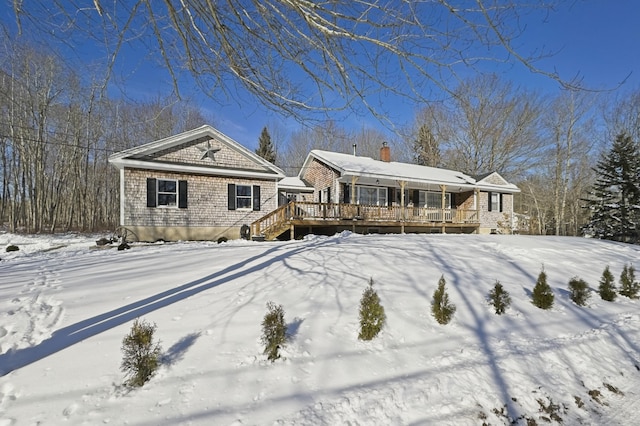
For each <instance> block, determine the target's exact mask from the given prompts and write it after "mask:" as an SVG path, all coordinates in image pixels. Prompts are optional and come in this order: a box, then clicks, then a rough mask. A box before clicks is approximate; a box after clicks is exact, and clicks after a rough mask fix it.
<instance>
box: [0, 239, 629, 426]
mask: <svg viewBox="0 0 640 426" xmlns="http://www.w3.org/2000/svg"><path fill="white" fill-rule="evenodd" d="M96 238H97V237H83V236H55V237H47V236H19V235H12V234H0V248H1V250H2V251H1V252H0V258H1V259H2V260H0V425H2V426H4V425H14V424H15V425H35V424H39V425H60V424H69V425H76V424H86V425H95V424H116V425H121V424H129V425H160V424H163V425H179V424H182V425H214V424H215V425H294V424H295V425H318V424H325V425H339V424H351V425H376V424H379V425H390V424H398V425H467V424H468V425H481V424H483V423H486V424H492V425H501V424H509V423H510V422H511V421H514V423H516V424H522V425H525V424H538V425H541V424H547V421H546V420H545V418H546V419H548V420H550V421H551V423H559V421H560V420H558V419H561V421H562V422H563V423H564V424H567V425H574V424H586V425H604V424H606V425H636V424H639V423H638V422H639V419H640V414H639V413H640V403H639V402H638V401H639V397H640V371H639V370H640V309H639V308H640V301H636V300H629V299H627V298H624V297H618V298H617V299H616V301H615V302H613V303H611V302H605V301H602V300H601V299H600V298H599V296H598V294H597V293H595V292H594V293H593V294H592V297H591V299H590V302H589V304H588V306H586V307H579V306H576V305H575V304H573V303H572V302H571V300H570V298H569V294H568V290H567V283H568V281H569V279H570V278H572V277H574V276H579V277H580V278H583V279H585V280H586V281H587V282H588V283H589V284H590V286H591V288H592V289H595V288H597V285H598V281H599V279H600V276H601V274H602V271H603V270H604V268H605V266H607V265H609V267H610V268H611V271H612V272H613V274H614V275H615V277H616V281H617V280H618V279H619V276H620V272H621V271H622V268H623V266H624V265H625V264H629V263H631V264H633V265H634V266H635V267H636V268H638V267H640V264H639V262H638V259H639V256H638V255H639V254H640V246H633V245H626V244H618V243H613V242H606V241H597V240H590V239H581V238H557V237H526V236H498V235H487V236H479V235H366V236H363V235H355V234H350V233H343V234H340V235H336V236H333V237H311V238H307V239H305V240H302V241H291V242H268V243H265V242H263V243H258V242H247V241H234V242H229V243H223V244H216V243H204V242H203V243H195V242H189V243H171V244H169V243H166V244H148V245H142V244H140V245H134V246H133V248H132V249H131V250H126V251H117V250H116V249H115V248H114V249H101V250H99V249H92V248H91V246H93V245H95V242H94V241H95V239H96ZM8 244H16V245H18V246H19V247H20V251H18V252H10V253H6V252H5V250H4V248H5V247H6V246H7V245H8ZM543 267H544V270H545V271H546V273H547V277H548V282H549V284H550V285H551V287H552V288H553V291H554V294H555V296H556V303H555V305H554V307H553V309H551V310H550V311H543V310H540V309H538V308H536V307H535V306H533V305H532V304H531V301H530V295H531V290H532V288H533V286H534V284H535V281H536V278H537V276H538V274H539V272H540V271H541V269H542V268H543ZM441 275H444V277H445V279H446V280H447V290H448V292H449V296H450V299H451V301H452V302H453V303H455V304H456V306H457V312H456V314H455V316H454V319H453V321H452V323H450V324H448V325H445V326H443V325H439V324H438V323H437V322H436V321H435V320H434V319H433V318H432V316H431V315H430V302H431V298H432V295H433V292H434V290H435V288H436V286H437V283H438V279H439V278H440V276H441ZM370 278H373V280H374V288H375V289H376V290H377V291H378V294H379V296H380V298H381V301H382V303H383V305H384V307H385V310H386V313H387V324H386V327H385V328H384V330H383V332H382V334H381V335H380V336H379V337H378V338H377V339H376V340H374V341H372V342H366V343H365V342H361V341H358V339H357V334H358V307H359V300H360V297H361V295H362V292H363V290H364V289H365V287H366V286H367V284H368V282H369V279H370ZM496 280H499V281H500V282H501V283H502V284H503V285H504V287H505V289H506V290H507V291H509V293H510V294H511V297H512V300H513V302H512V305H511V308H510V309H509V310H507V312H506V314H505V315H502V316H498V315H495V314H494V312H493V310H492V308H491V307H490V306H489V305H488V303H487V301H486V299H487V294H488V292H489V291H490V289H491V288H492V287H493V284H494V283H495V281H496ZM268 301H274V302H275V303H277V304H282V305H283V307H284V309H285V312H286V315H285V319H286V321H287V323H288V326H289V332H290V334H291V337H290V340H289V343H288V345H287V346H286V348H284V350H283V357H284V358H283V359H281V360H278V361H276V362H275V363H271V362H268V361H267V360H266V357H265V356H264V355H262V350H263V348H262V346H261V344H260V335H261V322H262V319H263V317H264V314H265V313H266V303H267V302H268ZM136 318H143V319H145V320H146V321H148V322H151V323H155V324H156V325H157V331H156V336H157V338H158V339H159V340H160V341H161V344H162V347H163V356H162V360H163V363H162V366H161V369H160V371H159V372H158V374H157V375H156V376H155V377H153V379H152V380H151V381H150V382H149V383H147V384H146V385H145V386H144V387H142V388H140V389H136V390H132V391H127V390H126V389H125V388H123V387H122V386H121V384H122V381H123V375H122V373H121V371H120V362H121V360H122V352H121V343H122V339H123V337H124V336H125V335H126V334H127V333H128V332H129V330H130V328H131V325H132V323H133V320H134V319H136ZM554 419H555V420H554Z"/></svg>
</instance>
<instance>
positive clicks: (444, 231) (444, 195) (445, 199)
mask: <svg viewBox="0 0 640 426" xmlns="http://www.w3.org/2000/svg"><path fill="white" fill-rule="evenodd" d="M440 190H441V191H442V200H441V203H440V207H441V211H442V213H441V214H442V233H443V234H446V229H447V225H446V223H447V218H446V216H445V213H446V212H445V208H446V206H445V203H446V201H447V193H446V190H447V185H440Z"/></svg>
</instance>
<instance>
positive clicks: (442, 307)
mask: <svg viewBox="0 0 640 426" xmlns="http://www.w3.org/2000/svg"><path fill="white" fill-rule="evenodd" d="M445 284H446V281H445V279H444V275H443V276H441V277H440V280H439V281H438V288H437V289H436V291H434V292H433V300H432V301H431V313H432V314H433V317H434V318H435V319H436V321H438V323H439V324H448V323H449V321H451V318H453V314H454V313H455V312H456V306H455V305H454V304H453V303H450V302H449V294H448V293H447V291H446V290H445V288H444V286H445Z"/></svg>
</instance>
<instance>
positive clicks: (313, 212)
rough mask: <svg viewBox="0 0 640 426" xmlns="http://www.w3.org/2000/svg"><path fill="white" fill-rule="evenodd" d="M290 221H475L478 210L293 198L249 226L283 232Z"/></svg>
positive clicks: (257, 231) (254, 230)
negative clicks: (323, 201)
mask: <svg viewBox="0 0 640 426" xmlns="http://www.w3.org/2000/svg"><path fill="white" fill-rule="evenodd" d="M291 220H328V221H331V220H364V221H374V222H398V223H401V222H405V224H406V223H407V222H409V223H411V222H413V223H422V224H428V223H453V224H466V223H478V222H479V217H478V211H477V210H464V209H432V208H424V207H421V208H417V207H402V206H370V205H359V204H338V203H314V202H307V201H292V202H290V203H289V204H286V205H284V206H281V207H279V208H278V209H276V210H274V211H272V212H271V213H269V214H267V215H265V216H264V217H262V218H260V219H259V220H257V221H256V222H254V223H253V224H252V226H251V228H252V229H251V231H252V234H253V235H264V234H265V233H273V232H278V231H280V232H284V231H285V230H286V228H287V227H288V226H289V223H290V221H291Z"/></svg>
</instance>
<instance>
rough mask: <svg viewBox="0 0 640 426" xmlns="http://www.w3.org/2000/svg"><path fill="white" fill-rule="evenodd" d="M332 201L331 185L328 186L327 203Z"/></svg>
mask: <svg viewBox="0 0 640 426" xmlns="http://www.w3.org/2000/svg"><path fill="white" fill-rule="evenodd" d="M330 202H331V187H328V188H327V203H330Z"/></svg>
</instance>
